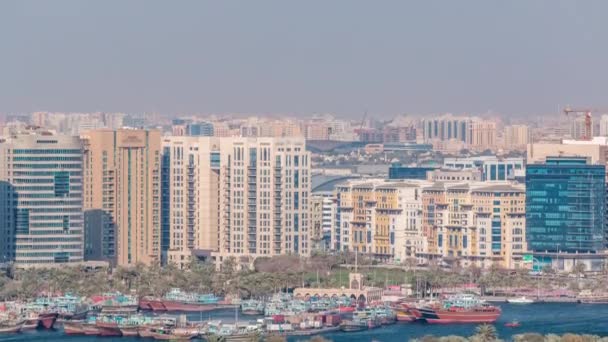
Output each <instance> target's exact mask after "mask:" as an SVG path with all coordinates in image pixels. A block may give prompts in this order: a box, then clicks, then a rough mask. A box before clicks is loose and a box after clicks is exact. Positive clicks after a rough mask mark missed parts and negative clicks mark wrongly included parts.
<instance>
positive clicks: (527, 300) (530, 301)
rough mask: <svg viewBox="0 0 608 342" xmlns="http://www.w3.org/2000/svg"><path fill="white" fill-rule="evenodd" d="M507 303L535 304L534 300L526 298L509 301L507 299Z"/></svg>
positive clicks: (510, 299)
mask: <svg viewBox="0 0 608 342" xmlns="http://www.w3.org/2000/svg"><path fill="white" fill-rule="evenodd" d="M507 303H509V304H532V303H534V299H531V298H527V297H526V296H523V297H518V298H509V299H507Z"/></svg>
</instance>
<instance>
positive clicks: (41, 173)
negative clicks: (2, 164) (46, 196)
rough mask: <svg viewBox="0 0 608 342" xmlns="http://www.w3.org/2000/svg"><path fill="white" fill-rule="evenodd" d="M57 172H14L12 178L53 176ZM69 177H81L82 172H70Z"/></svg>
mask: <svg viewBox="0 0 608 342" xmlns="http://www.w3.org/2000/svg"><path fill="white" fill-rule="evenodd" d="M55 174H57V171H14V172H13V176H16V177H18V176H41V177H44V176H55ZM69 175H70V176H72V177H74V176H82V172H80V171H70V172H69Z"/></svg>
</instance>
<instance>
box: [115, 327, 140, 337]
mask: <svg viewBox="0 0 608 342" xmlns="http://www.w3.org/2000/svg"><path fill="white" fill-rule="evenodd" d="M119 329H120V333H121V334H122V336H139V332H138V329H139V328H138V327H119Z"/></svg>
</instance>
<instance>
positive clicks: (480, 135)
mask: <svg viewBox="0 0 608 342" xmlns="http://www.w3.org/2000/svg"><path fill="white" fill-rule="evenodd" d="M471 147H472V148H474V149H476V150H488V149H489V150H491V149H494V148H495V147H496V123H495V122H493V121H486V120H479V119H475V120H473V122H472V124H471Z"/></svg>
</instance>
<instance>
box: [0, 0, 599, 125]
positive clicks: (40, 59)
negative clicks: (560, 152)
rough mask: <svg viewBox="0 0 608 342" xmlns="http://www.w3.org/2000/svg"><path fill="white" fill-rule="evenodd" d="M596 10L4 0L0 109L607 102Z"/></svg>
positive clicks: (551, 5)
mask: <svg viewBox="0 0 608 342" xmlns="http://www.w3.org/2000/svg"><path fill="white" fill-rule="evenodd" d="M607 12H608V3H606V2H605V1H551V0H547V1H533V2H529V1H442V2H436V1H423V2H405V1H382V2H379V3H378V2H371V1H350V0H348V1H346V0H344V1H305V2H284V1H251V2H224V1H222V2H211V1H181V2H177V3H175V2H171V3H168V2H161V1H100V2H82V1H52V2H51V1H48V2H43V1H3V2H2V3H0V41H1V42H2V46H1V51H2V60H1V62H0V75H1V77H2V78H1V80H0V104H1V105H0V112H2V113H27V112H32V111H60V112H94V111H105V112H126V113H144V112H148V113H151V112H155V113H161V114H166V115H178V114H190V113H206V114H210V113H215V114H227V113H242V114H273V115H282V114H293V115H296V116H309V115H311V114H313V113H334V114H336V115H338V116H340V117H345V118H358V117H360V116H361V115H362V113H363V112H364V111H365V110H368V111H369V112H370V113H373V114H374V115H376V116H379V117H392V116H394V115H397V114H403V113H408V114H436V113H444V112H453V113H459V114H460V113H470V114H483V113H487V112H492V113H500V114H505V115H516V116H525V115H527V114H547V115H550V114H555V113H557V111H558V109H557V108H558V105H562V106H563V105H565V104H571V105H591V106H594V107H606V105H608V103H607V102H608V101H606V99H605V97H604V96H603V95H604V93H605V92H604V88H605V85H604V83H605V80H607V79H608V68H606V65H605V58H606V55H607V53H608V47H607V45H606V44H603V43H599V42H603V41H605V40H607V34H608V24H607V23H606V21H605V18H604V14H605V13H607Z"/></svg>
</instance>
